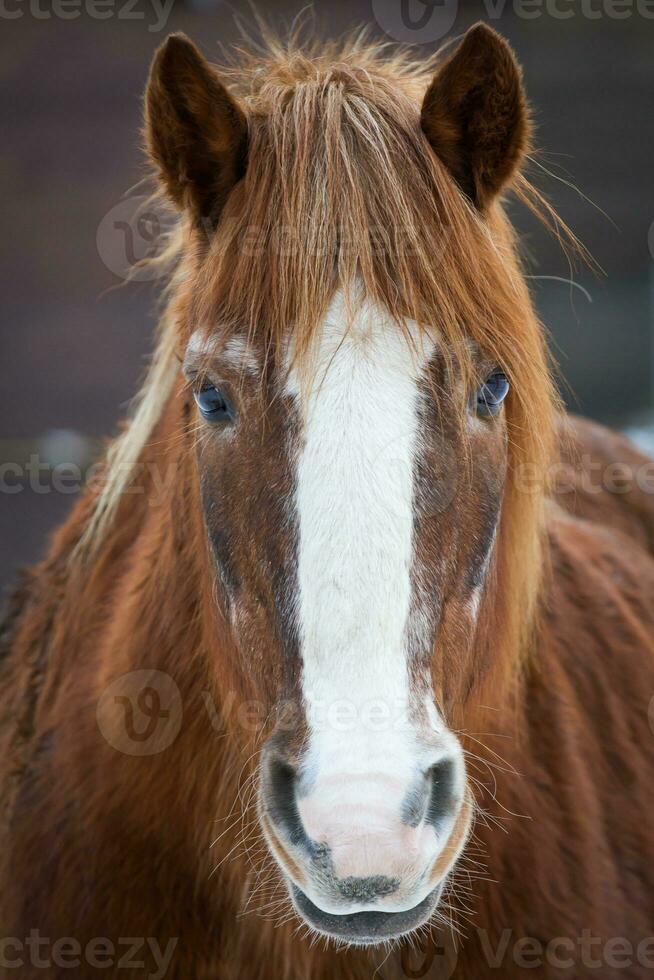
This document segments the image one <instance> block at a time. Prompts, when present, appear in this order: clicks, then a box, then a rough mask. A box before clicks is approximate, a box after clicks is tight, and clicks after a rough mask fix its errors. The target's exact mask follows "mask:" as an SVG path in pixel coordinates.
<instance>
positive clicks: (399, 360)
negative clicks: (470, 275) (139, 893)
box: [289, 295, 443, 839]
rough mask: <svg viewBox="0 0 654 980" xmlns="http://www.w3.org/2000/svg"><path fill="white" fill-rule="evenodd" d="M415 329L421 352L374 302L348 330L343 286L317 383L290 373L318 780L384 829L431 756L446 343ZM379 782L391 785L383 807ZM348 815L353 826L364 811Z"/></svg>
mask: <svg viewBox="0 0 654 980" xmlns="http://www.w3.org/2000/svg"><path fill="white" fill-rule="evenodd" d="M415 336H416V344H415V346H416V349H415V350H414V349H413V348H412V347H411V346H410V345H409V344H408V343H407V340H406V339H405V337H404V336H403V335H402V333H401V331H400V330H399V328H398V326H397V325H396V324H395V323H393V322H392V321H390V319H389V317H388V315H387V314H386V313H385V312H384V311H383V310H381V309H377V308H371V307H370V306H369V305H368V306H364V307H363V308H362V310H361V311H360V312H358V313H357V315H356V317H355V322H354V323H352V324H351V326H350V329H349V331H348V330H347V320H346V312H345V310H344V308H343V300H342V297H341V296H340V295H337V296H336V298H335V299H334V301H333V303H332V305H331V307H330V310H329V312H328V315H327V317H326V319H325V323H324V324H323V326H322V328H321V334H320V338H319V340H318V342H317V343H318V347H319V349H318V353H317V357H316V360H315V364H314V367H313V370H312V382H311V387H310V389H309V390H304V389H303V387H302V386H301V384H300V379H299V378H298V377H297V375H295V374H294V373H293V372H291V376H290V380H289V387H290V390H291V391H292V392H293V394H294V395H295V396H296V398H297V400H298V405H299V408H300V412H301V416H302V422H303V439H302V444H301V449H300V456H299V461H298V470H297V501H296V506H297V516H298V522H299V555H298V585H299V597H298V614H299V616H298V618H299V624H300V642H301V651H302V662H303V677H302V686H303V694H304V698H305V703H306V709H307V716H308V722H309V729H310V741H309V746H308V753H307V763H306V772H305V779H306V780H307V781H308V782H310V781H311V780H314V779H315V780H316V781H317V786H316V787H315V788H316V789H318V788H319V789H320V792H316V793H315V796H316V798H318V797H319V799H320V809H321V813H324V809H325V806H327V807H329V806H330V805H333V806H334V807H337V808H340V810H341V812H342V813H346V808H347V807H348V805H349V804H356V805H357V806H358V807H359V814H360V823H361V824H362V825H364V826H365V825H366V823H368V825H369V826H371V825H372V826H374V827H376V828H379V827H380V825H381V824H383V823H384V821H385V817H386V815H387V816H388V820H389V822H390V821H391V820H392V821H393V822H394V823H397V821H398V820H399V812H400V806H401V801H402V799H403V797H404V794H405V793H406V791H407V789H408V785H409V781H410V780H411V778H412V777H413V775H414V774H415V773H416V772H417V770H418V768H419V757H420V747H419V746H418V745H417V737H416V736H417V733H416V732H414V731H413V726H412V725H409V724H408V722H407V712H408V709H409V702H410V695H411V690H410V686H411V679H410V672H409V665H408V654H407V624H408V619H409V613H410V606H411V580H410V572H411V564H412V554H413V483H414V463H415V457H416V454H417V452H418V451H419V445H420V433H419V411H418V409H419V399H420V393H419V387H418V382H419V378H420V375H421V373H422V371H423V369H424V366H425V364H426V361H427V360H428V357H429V355H430V354H431V353H432V351H433V344H432V343H431V342H429V341H427V340H425V339H424V338H420V337H419V335H418V332H417V330H416V331H415ZM421 348H422V349H421ZM442 727H443V726H442V722H441V723H440V729H441V730H442ZM434 734H435V733H434V732H432V736H433V735H434ZM432 755H433V749H432ZM350 775H357V776H359V777H360V778H358V779H351V780H350V779H347V778H346V777H347V776H350ZM333 777H337V778H333ZM366 777H367V778H366ZM375 778H379V780H380V781H381V780H382V778H383V779H384V780H385V793H382V794H381V795H382V798H381V799H380V800H379V801H378V802H377V801H376V800H375V795H373V794H372V791H371V784H370V780H371V779H375ZM380 785H381V782H380ZM313 795H314V793H313V791H311V793H310V796H311V797H312V796H313ZM311 809H312V807H311V801H310V798H309V799H308V800H307V801H306V803H305V806H304V812H303V819H304V821H305V826H306V829H307V831H308V832H309V834H311V833H312V832H315V833H320V832H321V831H324V829H325V828H324V827H312V826H311V823H312V813H311ZM366 810H369V811H370V812H369V813H368V814H367V815H366ZM373 810H374V813H373V812H372V811H373ZM334 813H335V819H336V822H338V811H337V810H335V811H334ZM347 819H348V823H349V826H350V827H351V826H352V822H351V814H350V815H349V816H348V818H347ZM321 838H322V839H324V835H323V833H321ZM319 839H320V838H319Z"/></svg>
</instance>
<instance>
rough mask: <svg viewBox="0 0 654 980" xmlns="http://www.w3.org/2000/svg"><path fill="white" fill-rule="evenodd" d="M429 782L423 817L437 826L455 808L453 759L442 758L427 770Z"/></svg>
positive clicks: (450, 814) (449, 815)
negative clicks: (427, 799)
mask: <svg viewBox="0 0 654 980" xmlns="http://www.w3.org/2000/svg"><path fill="white" fill-rule="evenodd" d="M428 778H429V782H430V784H431V786H430V791H429V802H428V804H427V812H426V814H425V819H426V821H427V823H431V824H433V825H434V826H438V825H439V824H441V823H442V822H443V821H444V820H446V819H447V818H448V817H451V816H452V814H453V813H454V811H455V810H456V802H457V800H456V791H455V786H456V772H455V766H454V760H453V759H442V760H441V761H440V762H437V763H436V765H434V766H432V767H431V768H430V769H429V771H428Z"/></svg>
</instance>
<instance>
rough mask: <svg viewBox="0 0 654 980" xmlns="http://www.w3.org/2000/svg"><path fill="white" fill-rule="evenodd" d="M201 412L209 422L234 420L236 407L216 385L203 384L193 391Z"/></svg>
mask: <svg viewBox="0 0 654 980" xmlns="http://www.w3.org/2000/svg"><path fill="white" fill-rule="evenodd" d="M193 397H194V398H195V402H196V404H197V406H198V408H199V409H200V414H201V415H202V417H203V418H205V419H206V420H207V421H208V422H232V421H233V420H234V414H235V413H234V409H233V408H232V406H231V405H230V403H229V401H228V400H227V398H225V396H224V395H223V393H222V391H219V390H218V388H216V387H215V386H214V385H203V386H202V388H199V389H198V390H197V391H194V392H193Z"/></svg>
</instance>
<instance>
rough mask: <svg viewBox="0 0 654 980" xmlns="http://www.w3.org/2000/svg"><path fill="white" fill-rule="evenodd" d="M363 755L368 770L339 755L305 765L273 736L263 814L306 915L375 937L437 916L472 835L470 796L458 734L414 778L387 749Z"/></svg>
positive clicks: (349, 937)
mask: <svg viewBox="0 0 654 980" xmlns="http://www.w3.org/2000/svg"><path fill="white" fill-rule="evenodd" d="M361 757H362V756H361V755H359V756H358V758H359V759H360V758H361ZM364 757H365V758H367V759H368V760H369V761H370V762H371V763H372V765H371V767H370V769H369V770H366V771H363V770H362V769H361V768H358V769H355V767H354V766H353V765H352V763H351V764H350V767H349V768H348V760H347V759H342V760H341V762H340V765H339V766H338V767H335V768H331V769H330V770H329V771H324V772H318V773H315V772H314V773H312V774H308V773H307V772H306V771H303V767H302V765H301V764H296V763H294V762H293V761H292V760H291V759H290V758H289V755H288V753H285V752H284V751H283V750H282V749H281V748H280V743H279V741H278V740H277V739H275V738H273V739H271V741H270V742H269V743H268V744H267V746H266V747H265V748H264V751H263V755H262V762H261V781H260V794H259V815H260V821H261V825H262V827H263V830H264V832H265V835H266V839H267V842H268V845H269V848H270V850H271V852H272V854H273V856H274V857H275V859H276V861H277V863H278V865H279V866H280V868H281V870H282V872H283V873H284V877H285V879H286V882H287V885H288V887H289V891H290V894H291V898H292V900H293V904H294V906H295V909H296V911H297V912H298V913H299V914H300V916H301V917H302V918H303V919H304V920H305V921H306V922H307V923H308V924H309V925H310V926H311V927H312V928H314V929H315V930H316V931H318V932H320V933H322V934H324V935H327V936H330V937H333V938H335V939H339V940H341V941H345V942H348V943H352V944H357V945H372V944H375V943H381V942H384V941H386V940H389V939H393V938H397V937H399V936H402V935H405V934H407V933H410V932H412V931H414V930H415V929H417V928H419V927H420V926H421V925H423V924H424V923H425V922H426V921H427V920H428V919H429V918H430V917H431V915H432V914H433V912H434V910H435V908H436V906H437V905H438V901H439V899H440V896H441V892H442V888H443V884H444V881H445V879H446V877H447V874H448V873H449V871H450V870H451V868H452V866H453V864H454V863H455V861H456V859H457V858H458V856H459V854H460V852H461V850H462V848H463V846H464V845H465V842H466V840H467V837H468V833H469V830H470V826H471V821H472V803H471V795H470V793H469V790H468V788H467V780H466V775H465V768H464V763H463V753H462V751H461V749H460V746H459V745H458V742H457V740H456V739H455V738H454V737H453V736H452V737H451V739H450V740H449V742H448V745H447V749H446V750H445V751H443V750H441V751H440V753H439V756H438V758H436V760H435V761H433V762H432V763H431V764H430V765H429V766H427V767H426V768H424V767H422V766H421V767H419V768H418V770H417V771H416V772H413V773H412V775H411V776H410V777H409V778H407V777H404V778H402V777H399V776H398V774H397V771H395V772H394V771H393V769H392V765H386V766H385V767H384V766H383V765H382V762H383V761H384V759H383V755H380V754H377V755H375V754H374V753H368V754H367V755H366V756H364ZM385 761H386V762H387V763H389V762H390V763H392V759H388V758H387V759H386V760H385Z"/></svg>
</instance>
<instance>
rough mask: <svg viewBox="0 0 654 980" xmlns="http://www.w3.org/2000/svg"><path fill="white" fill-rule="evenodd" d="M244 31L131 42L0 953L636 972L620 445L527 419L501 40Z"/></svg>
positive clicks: (646, 862)
mask: <svg viewBox="0 0 654 980" xmlns="http://www.w3.org/2000/svg"><path fill="white" fill-rule="evenodd" d="M243 59H244V66H243V67H242V69H241V70H240V72H238V73H237V72H236V71H234V70H233V71H232V73H231V75H229V74H227V75H225V74H224V75H223V76H222V78H223V79H225V80H224V81H223V80H221V77H220V76H219V74H218V73H217V72H216V71H215V70H214V69H213V68H211V67H210V66H209V65H208V64H207V62H206V61H205V60H204V59H203V58H202V56H201V55H200V54H199V52H198V51H197V50H196V48H195V47H194V46H193V45H192V44H191V43H190V42H189V41H188V40H186V39H185V38H183V37H179V36H173V37H171V38H169V40H168V41H167V42H166V44H164V46H163V47H162V48H161V50H160V51H159V52H158V53H157V55H156V57H155V60H154V63H153V66H152V70H151V76H150V81H149V85H148V91H147V97H146V134H147V143H148V147H149V152H150V155H151V157H152V159H153V161H154V163H155V164H156V166H157V169H158V172H159V175H160V178H161V182H162V187H163V189H164V191H165V193H166V194H167V196H168V197H169V199H170V200H171V201H172V203H173V204H174V205H175V207H176V209H177V210H178V212H179V214H180V222H179V227H178V229H177V231H176V233H175V235H174V236H173V240H172V242H171V247H170V249H169V257H170V258H171V261H172V262H173V270H172V271H171V280H170V282H171V286H170V295H169V304H168V307H167V312H166V314H165V315H164V317H163V320H162V324H161V328H160V336H159V342H158V346H157V350H156V354H155V358H154V360H153V364H152V367H151V369H150V372H149V375H148V378H147V379H146V383H145V387H144V389H143V392H142V396H141V400H140V402H139V404H138V408H137V410H136V412H135V414H134V417H133V419H132V420H131V422H130V423H129V425H128V426H127V427H126V429H125V431H124V432H123V434H122V435H121V436H120V438H119V439H118V440H117V441H116V442H115V443H114V444H113V445H112V446H111V447H110V448H109V451H108V454H107V456H106V460H105V464H104V476H103V479H102V481H101V483H100V484H96V485H93V486H89V488H88V490H87V492H86V493H85V495H84V497H83V499H82V500H81V501H80V502H79V504H78V505H77V507H76V509H75V511H74V513H73V515H72V516H71V518H70V519H69V520H68V522H67V523H66V524H65V525H64V526H63V527H62V528H61V529H60V530H59V532H58V533H57V534H56V536H55V539H54V541H53V543H52V546H51V549H50V552H49V554H48V556H47V558H46V559H45V561H43V562H42V563H41V565H39V566H38V567H37V568H36V569H35V570H34V571H32V572H31V573H29V574H28V575H27V577H26V578H25V579H24V582H23V584H22V586H21V587H20V588H19V590H18V591H17V592H16V594H15V596H14V599H13V601H12V603H11V607H10V610H9V614H8V617H7V619H6V622H5V629H4V639H3V653H2V660H0V668H1V676H2V680H3V691H4V701H5V704H4V710H3V719H2V726H1V727H0V746H1V747H2V756H1V758H2V760H3V762H2V772H1V777H2V778H1V786H2V801H3V810H2V813H3V822H2V848H1V852H0V853H1V855H2V857H1V859H0V861H1V864H2V880H1V886H0V905H1V909H0V913H1V915H0V922H1V923H2V931H1V932H0V961H1V963H2V968H3V970H4V974H3V975H6V976H16V975H19V976H20V977H21V978H27V980H31V978H36V977H42V976H48V977H55V978H63V977H69V976H75V977H81V978H89V977H96V976H105V977H106V976H116V977H162V976H167V977H169V978H176V980H200V978H220V980H237V978H238V980H240V978H247V980H268V978H270V980H306V978H309V977H310V978H311V980H328V978H329V980H334V978H343V980H345V978H350V980H359V978H361V980H363V978H371V977H372V976H373V975H375V976H377V975H378V976H380V977H382V978H383V977H388V978H394V980H398V978H402V977H417V976H431V977H435V976H439V977H445V976H452V975H454V976H456V977H459V978H469V980H481V978H484V977H502V978H503V980H505V978H512V977H518V976H522V975H523V973H524V971H525V970H526V969H531V970H533V972H534V973H535V975H538V976H556V977H575V978H578V977H585V976H591V975H593V976H601V977H602V978H606V977H614V976H621V977H644V976H645V975H649V973H650V972H651V971H652V969H654V940H653V939H652V935H653V934H654V894H653V889H654V835H653V833H652V826H651V816H652V812H653V810H654V779H653V778H652V777H653V774H654V773H653V763H654V733H653V731H652V729H651V726H650V723H649V720H648V706H649V702H650V698H651V697H652V695H653V694H654V560H653V559H652V546H653V545H654V505H653V503H652V502H653V500H654V496H653V495H652V490H654V487H653V486H652V484H653V483H654V472H653V470H652V464H649V463H648V461H647V460H646V459H645V458H643V457H642V456H640V455H639V454H638V453H637V452H636V450H634V449H633V448H631V447H630V446H629V445H628V444H627V443H626V442H625V441H624V440H622V439H621V438H619V437H615V436H611V435H610V434H609V433H607V432H605V431H604V430H602V429H598V428H594V427H592V426H590V425H586V424H584V423H581V422H579V423H575V422H569V421H568V422H566V421H565V420H564V418H563V416H562V414H561V412H560V410H559V407H558V404H557V401H556V398H555V395H554V389H553V385H552V381H551V379H550V372H549V369H548V363H547V356H546V351H545V344H544V340H543V334H542V330H541V328H540V326H539V324H538V322H537V320H536V317H535V315H534V312H533V310H532V306H531V303H530V299H529V295H528V291H527V288H526V285H525V282H524V278H523V275H522V273H521V270H520V266H519V262H518V259H517V257H516V249H515V244H514V240H513V235H512V231H511V228H510V226H509V223H508V221H507V219H506V217H505V216H504V213H503V210H502V207H501V204H500V202H499V198H500V196H501V194H502V192H503V191H504V190H505V189H508V188H509V186H512V187H513V188H514V189H517V191H518V193H520V194H521V195H522V196H523V197H525V196H529V194H530V190H529V185H527V184H526V182H525V180H524V178H523V177H522V176H521V175H520V167H521V164H522V162H523V160H524V157H525V155H526V153H527V152H528V147H529V135H530V127H529V118H528V111H527V108H526V103H525V98H524V95H523V89H522V80H521V74H520V70H519V68H518V66H517V64H516V62H515V59H514V56H513V54H512V52H511V50H510V49H509V48H508V46H507V45H506V44H505V42H504V41H502V40H501V39H500V38H499V37H498V36H497V35H496V34H495V33H494V32H493V31H491V30H490V29H488V28H487V27H485V26H483V25H479V26H477V27H475V28H473V29H472V30H471V31H470V32H469V33H468V34H467V35H466V37H465V39H464V40H463V42H462V43H461V44H460V46H459V47H458V49H456V50H455V51H454V52H453V53H451V54H450V55H449V56H448V58H447V59H446V60H445V61H443V62H442V63H440V64H438V65H436V66H434V65H424V64H421V65H416V64H415V63H413V62H412V61H411V60H410V59H409V58H408V56H407V55H406V54H403V53H401V52H400V53H392V54H391V53H389V52H388V50H387V49H386V48H384V47H379V46H375V45H372V44H369V43H367V42H364V41H362V40H361V39H358V40H355V41H350V42H348V43H347V44H345V45H343V46H340V47H336V46H333V47H326V48H323V49H322V50H315V51H302V50H299V49H298V47H297V46H296V45H294V44H291V45H290V46H289V47H288V48H283V47H282V46H281V45H277V44H273V43H271V46H270V50H269V52H268V54H266V55H265V56H258V57H256V58H255V57H251V58H250V59H249V60H248V59H247V58H245V56H243ZM561 433H567V435H565V437H563V438H562V436H561ZM561 445H563V447H564V463H565V465H564V468H563V470H562V471H561V472H560V473H559V482H558V486H557V487H554V486H553V479H552V476H553V472H554V470H553V467H554V466H555V463H556V460H557V458H558V455H559V447H560V446H561ZM607 474H609V475H610V480H609V479H608V477H607ZM504 831H506V832H504ZM402 937H405V938H402ZM339 947H340V948H339ZM44 971H45V972H44Z"/></svg>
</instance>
